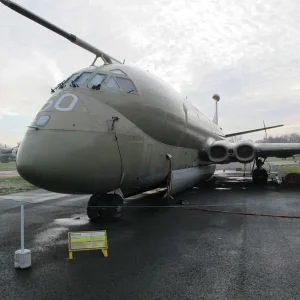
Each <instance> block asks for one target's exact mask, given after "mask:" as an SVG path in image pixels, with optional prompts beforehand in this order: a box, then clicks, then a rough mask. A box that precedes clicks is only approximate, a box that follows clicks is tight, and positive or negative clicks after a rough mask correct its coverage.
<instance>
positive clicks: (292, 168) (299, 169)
mask: <svg viewBox="0 0 300 300" xmlns="http://www.w3.org/2000/svg"><path fill="white" fill-rule="evenodd" d="M276 169H279V170H282V171H284V172H286V173H291V172H293V173H300V165H283V166H276Z"/></svg>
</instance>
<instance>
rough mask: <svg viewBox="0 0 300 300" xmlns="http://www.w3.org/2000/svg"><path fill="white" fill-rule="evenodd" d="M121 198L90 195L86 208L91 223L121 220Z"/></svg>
mask: <svg viewBox="0 0 300 300" xmlns="http://www.w3.org/2000/svg"><path fill="white" fill-rule="evenodd" d="M122 205H123V198H122V197H121V196H120V195H118V194H106V195H96V194H94V195H92V196H91V198H90V200H89V202H88V207H87V215H88V217H89V219H90V221H91V222H99V221H108V222H111V221H117V220H119V219H120V218H121V215H122V213H121V207H122Z"/></svg>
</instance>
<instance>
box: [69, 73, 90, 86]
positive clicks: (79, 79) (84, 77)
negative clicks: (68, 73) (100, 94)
mask: <svg viewBox="0 0 300 300" xmlns="http://www.w3.org/2000/svg"><path fill="white" fill-rule="evenodd" d="M91 74H92V72H84V73H82V74H81V75H80V76H79V77H77V78H76V79H75V80H74V81H73V83H76V84H83V83H85V82H86V80H87V79H88V78H89V77H90V75H91Z"/></svg>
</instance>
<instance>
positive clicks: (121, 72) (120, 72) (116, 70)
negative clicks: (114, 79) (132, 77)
mask: <svg viewBox="0 0 300 300" xmlns="http://www.w3.org/2000/svg"><path fill="white" fill-rule="evenodd" d="M110 72H112V73H115V74H120V75H126V74H125V73H124V72H123V71H121V70H119V69H115V70H110Z"/></svg>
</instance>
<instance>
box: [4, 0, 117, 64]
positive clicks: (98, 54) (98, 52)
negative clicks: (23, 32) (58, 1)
mask: <svg viewBox="0 0 300 300" xmlns="http://www.w3.org/2000/svg"><path fill="white" fill-rule="evenodd" d="M0 2H2V3H3V4H4V5H6V6H8V7H9V8H10V9H12V10H14V11H15V12H17V13H19V14H21V15H23V16H25V17H27V18H28V19H30V20H32V21H34V22H36V23H38V24H40V25H42V26H44V27H46V28H48V29H50V30H52V31H53V32H55V33H57V34H59V35H60V36H62V37H64V38H66V39H68V40H69V41H70V42H72V43H74V44H75V45H77V46H79V47H81V48H83V49H85V50H87V51H89V52H91V53H93V54H95V55H96V58H95V60H94V61H93V63H92V65H94V63H95V62H96V60H97V59H98V58H99V57H100V58H101V59H102V60H103V61H104V63H105V64H113V63H118V64H121V62H120V61H118V60H117V59H115V58H113V57H111V56H110V55H108V54H106V53H104V52H103V51H101V50H99V49H97V48H96V47H94V46H92V45H91V44H89V43H87V42H85V41H83V40H82V39H80V38H78V37H77V36H76V35H74V34H72V33H68V32H66V31H65V30H63V29H61V28H59V27H57V26H55V25H53V24H52V23H50V22H48V21H46V20H44V19H42V18H41V17H39V16H37V15H36V14H34V13H32V12H31V11H29V10H27V9H25V8H24V7H22V6H20V5H19V4H16V3H14V2H12V1H10V0H0Z"/></svg>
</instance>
